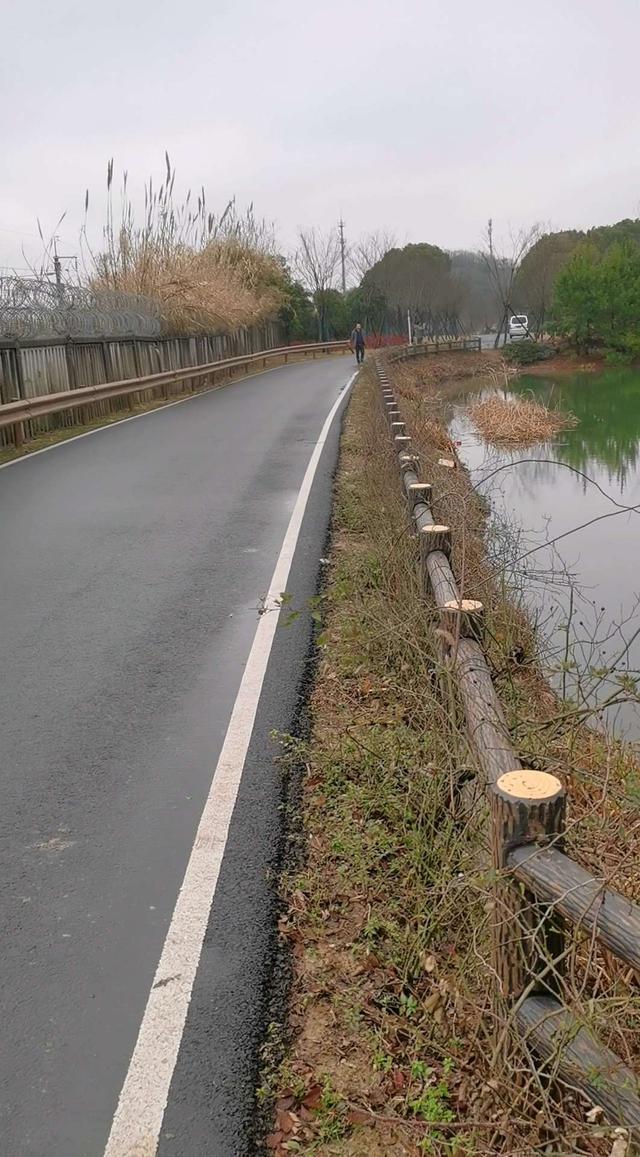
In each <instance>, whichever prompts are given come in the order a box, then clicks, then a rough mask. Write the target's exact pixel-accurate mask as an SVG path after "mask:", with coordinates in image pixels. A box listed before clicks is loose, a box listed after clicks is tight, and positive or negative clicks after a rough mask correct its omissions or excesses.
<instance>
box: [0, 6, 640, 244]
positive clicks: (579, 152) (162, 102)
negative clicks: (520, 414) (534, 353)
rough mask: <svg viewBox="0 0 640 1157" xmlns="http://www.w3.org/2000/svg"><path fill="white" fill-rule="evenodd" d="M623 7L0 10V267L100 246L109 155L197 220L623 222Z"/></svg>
mask: <svg viewBox="0 0 640 1157" xmlns="http://www.w3.org/2000/svg"><path fill="white" fill-rule="evenodd" d="M639 50H640V4H639V3H638V0H608V3H605V2H604V0H537V2H536V3H535V4H523V3H514V2H511V3H503V2H501V0H485V2H484V3H480V2H479V0H457V2H456V3H452V2H449V3H445V2H444V0H369V2H368V3H366V4H365V3H355V2H354V0H323V2H317V3H311V2H310V0H298V2H296V3H294V2H293V0H268V2H267V0H234V2H233V3H232V2H230V0H181V2H179V0H100V2H99V3H98V2H97V0H82V2H79V0H22V2H21V3H18V2H17V0H16V2H15V3H14V2H13V0H4V2H3V4H2V47H1V48H0V57H1V59H0V125H1V134H0V166H1V168H0V171H1V180H0V265H9V264H17V265H24V260H23V258H22V257H21V253H20V250H21V245H22V244H23V243H24V245H25V247H26V249H27V251H28V253H29V258H30V260H31V259H35V258H37V255H38V252H39V249H40V248H41V247H40V246H39V242H38V240H37V236H35V235H36V233H37V227H36V220H37V218H38V217H39V218H40V220H41V221H42V225H43V228H44V229H45V231H47V232H50V231H51V230H52V229H53V227H54V225H55V222H56V220H57V218H58V217H59V216H60V214H61V213H62V212H63V211H65V210H66V211H67V219H66V220H65V222H64V223H63V225H62V226H61V227H60V230H59V232H60V234H61V238H62V245H63V248H64V251H65V252H75V251H77V248H78V231H79V227H80V222H81V220H82V215H83V201H84V191H85V189H86V188H87V187H88V188H89V190H90V198H91V212H90V218H91V221H92V222H93V226H92V227H93V228H94V230H96V231H99V229H98V226H99V222H100V221H101V217H102V212H103V205H104V189H105V171H106V164H107V160H108V158H109V157H111V156H113V157H114V158H115V166H116V171H117V172H119V171H121V170H123V169H128V170H129V174H130V181H131V183H132V185H133V186H134V188H135V187H136V186H137V187H138V188H140V187H141V186H142V184H143V182H144V180H145V178H146V177H147V176H148V175H149V174H150V173H154V174H158V175H159V176H161V175H162V174H163V171H164V160H163V158H164V151H165V149H167V150H168V151H169V154H170V156H171V158H172V161H173V163H174V165H175V167H176V169H177V173H178V177H177V184H178V185H179V186H180V188H181V189H182V190H186V189H187V188H188V187H189V186H192V187H194V188H197V187H199V186H200V185H202V184H203V185H204V186H205V188H206V190H207V193H208V199H209V202H210V204H211V206H212V207H214V206H215V207H220V208H222V207H223V205H224V203H225V201H226V200H227V199H228V198H229V197H230V196H232V195H234V194H235V195H236V197H237V199H238V201H239V202H241V203H242V202H246V201H249V200H253V201H254V203H255V206H256V210H257V212H258V214H259V215H264V216H266V217H268V218H269V219H272V220H273V221H274V222H275V224H276V227H277V230H278V234H279V236H280V238H281V239H282V243H283V246H284V247H287V246H290V245H292V244H293V242H294V239H295V231H296V227H297V226H298V225H310V224H317V225H320V226H323V227H329V226H331V225H332V224H333V223H335V222H336V221H337V219H338V218H339V216H340V214H342V215H343V216H344V218H345V221H346V224H347V232H348V234H349V235H350V236H351V237H353V236H355V235H357V234H358V233H360V232H365V231H369V230H373V229H378V228H385V229H388V230H392V231H393V232H395V234H396V235H397V236H398V238H399V239H400V240H402V241H405V240H411V241H420V240H424V241H431V242H434V243H437V244H439V245H442V246H445V247H448V248H460V247H471V248H475V247H476V246H477V245H478V244H479V242H480V238H481V234H482V231H483V228H484V225H485V222H486V219H487V217H488V216H489V215H492V216H493V218H494V220H495V221H496V223H497V225H498V226H499V228H500V229H502V231H506V228H507V225H508V224H509V223H510V224H511V225H512V226H515V227H517V226H520V225H522V224H525V225H528V224H531V223H532V222H534V221H544V222H551V223H552V224H553V226H555V227H568V226H576V227H588V226H589V225H592V224H601V223H606V222H611V221H614V220H618V219H620V218H622V217H635V216H638V215H640V150H639V148H638V145H639V143H640V141H639V136H640V122H639V118H638V105H639V97H638V80H637V75H638V64H637V61H638V52H639Z"/></svg>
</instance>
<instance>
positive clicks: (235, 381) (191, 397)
mask: <svg viewBox="0 0 640 1157" xmlns="http://www.w3.org/2000/svg"><path fill="white" fill-rule="evenodd" d="M310 364H311V363H310V362H306V361H305V362H288V363H287V364H286V365H281V366H271V369H268V370H256V372H255V374H245V376H244V377H243V378H232V379H230V380H229V381H228V382H220V385H219V386H209V387H208V388H207V389H206V390H196V392H195V394H187V395H186V397H184V398H176V400H175V402H164V403H162V404H161V405H159V406H154V408H153V409H152V410H145V411H144V413H142V414H131V415H130V416H129V417H128V418H115V419H114V421H113V422H106V423H105V425H104V426H96V428H95V430H85V432H84V434H73V435H72V437H71V438H61V439H60V441H59V442H52V443H51V445H50V446H43V447H42V449H41V450H29V451H27V453H26V454H22V455H21V456H20V458H12V459H11V460H10V461H9V462H1V463H0V470H6V469H7V467H8V466H19V465H20V463H21V462H28V461H29V460H30V459H31V458H37V457H38V455H39V454H47V453H48V452H49V450H57V449H58V447H59V446H68V445H69V443H70V442H79V441H80V439H81V438H90V437H91V435H92V434H103V433H104V431H105V430H111V429H113V427H114V426H124V424H125V422H137V421H138V418H150V417H151V416H152V415H153V414H158V413H160V412H161V411H162V410H171V409H172V408H173V406H181V405H182V404H183V403H184V402H193V401H195V399H196V398H203V397H204V396H205V395H206V394H217V393H218V391H219V390H226V389H228V388H229V386H240V385H242V383H243V382H248V381H250V379H251V378H261V377H262V376H263V375H264V374H275V373H276V371H277V370H286V369H289V368H291V369H293V368H294V367H295V366H301V365H310Z"/></svg>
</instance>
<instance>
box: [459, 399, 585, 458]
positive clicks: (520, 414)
mask: <svg viewBox="0 0 640 1157" xmlns="http://www.w3.org/2000/svg"><path fill="white" fill-rule="evenodd" d="M467 414H468V415H469V417H470V418H471V421H472V422H473V423H474V425H475V426H477V428H478V430H479V431H480V433H481V434H482V436H483V438H484V439H485V440H486V441H487V442H491V443H493V444H494V445H496V446H531V445H533V444H534V443H535V442H545V441H547V440H548V439H549V438H553V437H555V435H556V434H559V433H560V431H561V430H569V429H571V427H572V426H576V425H577V424H578V419H577V418H576V417H575V415H574V414H570V413H564V412H562V411H561V410H550V409H549V408H548V407H547V406H545V405H544V404H543V403H542V402H534V401H532V400H531V399H529V398H518V399H516V400H514V399H509V398H500V397H498V396H497V395H496V396H494V397H490V398H486V399H485V400H484V401H480V402H474V403H473V405H471V406H468V407H467Z"/></svg>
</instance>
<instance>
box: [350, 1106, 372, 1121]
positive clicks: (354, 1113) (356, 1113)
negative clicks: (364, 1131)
mask: <svg viewBox="0 0 640 1157" xmlns="http://www.w3.org/2000/svg"><path fill="white" fill-rule="evenodd" d="M347 1120H348V1122H349V1124H350V1125H370V1124H371V1113H366V1112H365V1111H364V1109H350V1110H349V1112H348V1113H347Z"/></svg>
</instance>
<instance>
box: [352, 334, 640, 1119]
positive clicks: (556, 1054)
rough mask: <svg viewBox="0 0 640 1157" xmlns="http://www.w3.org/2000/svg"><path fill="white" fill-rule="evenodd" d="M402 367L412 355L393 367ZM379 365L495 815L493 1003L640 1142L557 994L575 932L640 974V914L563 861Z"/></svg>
mask: <svg viewBox="0 0 640 1157" xmlns="http://www.w3.org/2000/svg"><path fill="white" fill-rule="evenodd" d="M418 348H421V347H418ZM402 356H407V351H405V353H404V354H402V353H395V354H393V355H391V356H390V357H389V358H388V360H389V361H392V360H393V361H396V360H398V358H399V357H402ZM408 356H412V355H408ZM375 364H376V368H377V373H378V377H379V379H380V383H381V386H382V399H383V406H384V410H385V414H386V417H387V421H388V424H389V427H390V436H391V437H392V438H393V444H394V448H395V453H396V456H397V462H398V468H399V471H400V475H401V478H402V485H403V488H404V492H405V496H406V499H407V506H408V511H409V517H410V518H411V521H412V524H413V527H414V529H415V532H416V537H417V538H418V541H419V545H420V562H421V573H422V577H423V586H424V589H425V593H429V594H430V595H431V596H432V597H433V600H434V602H435V605H436V607H437V609H438V611H439V612H440V627H441V632H440V633H441V635H442V636H443V637H444V640H445V660H446V662H447V663H448V664H450V665H451V668H452V669H453V672H454V673H455V676H456V681H457V686H458V690H459V694H460V699H461V702H462V706H463V709H464V714H465V719H466V724H467V731H468V735H469V740H470V742H471V745H472V748H473V751H474V753H475V756H476V759H477V763H478V767H479V769H480V772H481V774H482V777H483V780H484V788H485V790H486V793H487V796H488V800H489V804H490V813H491V846H492V863H493V868H494V869H495V878H496V885H495V914H494V921H493V928H492V931H493V968H494V972H495V975H496V977H497V992H496V1001H497V1002H498V1004H499V1005H500V1007H501V1009H502V1011H503V1012H504V1011H505V1009H506V1011H507V1013H508V1012H509V1010H511V1014H512V1018H513V1022H514V1023H515V1026H516V1028H517V1030H518V1032H519V1035H520V1037H521V1039H522V1040H523V1042H524V1043H525V1044H526V1046H527V1048H528V1050H529V1053H530V1054H531V1053H532V1054H533V1055H535V1056H536V1057H537V1060H538V1063H539V1070H538V1071H539V1073H543V1074H545V1075H548V1076H549V1077H550V1078H552V1079H555V1078H559V1079H560V1080H561V1081H562V1082H564V1083H565V1085H569V1086H571V1087H573V1088H574V1089H575V1088H577V1089H579V1090H580V1091H581V1092H583V1093H584V1094H585V1096H587V1097H588V1098H589V1099H590V1100H591V1101H592V1102H593V1103H594V1104H596V1105H599V1106H601V1108H602V1109H603V1111H604V1112H605V1113H606V1115H607V1116H608V1118H609V1119H610V1120H611V1121H612V1122H614V1123H615V1124H619V1125H622V1126H624V1127H625V1128H627V1129H629V1130H630V1132H631V1135H632V1137H633V1138H634V1142H638V1141H640V1087H639V1084H638V1078H637V1076H636V1074H635V1073H634V1072H632V1071H631V1069H629V1068H628V1067H627V1066H626V1065H624V1064H623V1062H622V1061H621V1060H620V1058H619V1057H617V1056H616V1055H615V1054H614V1053H612V1052H611V1050H610V1049H608V1048H605V1047H604V1046H603V1045H602V1044H601V1043H600V1042H599V1041H598V1040H597V1038H596V1037H595V1036H594V1034H593V1033H592V1032H591V1031H590V1029H589V1028H588V1026H587V1025H586V1024H585V1023H584V1020H583V1019H581V1018H580V1017H579V1016H577V1015H576V1014H575V1013H574V1012H572V1011H571V1010H569V1009H567V1008H566V1007H565V1006H564V1005H563V1003H562V999H561V993H562V987H563V975H564V965H565V959H566V955H567V929H568V927H569V925H574V926H575V927H577V928H579V929H582V930H583V931H584V932H585V934H587V935H589V936H592V937H593V938H595V939H596V940H597V941H599V942H600V943H601V944H602V945H603V946H604V947H605V948H606V949H608V950H609V951H610V952H612V953H613V954H614V955H615V956H616V957H618V959H620V960H621V961H623V962H624V963H625V964H627V965H628V966H629V967H630V968H632V969H633V970H634V971H635V972H637V973H638V975H640V907H639V906H638V905H637V904H633V903H632V902H631V901H630V900H627V899H625V897H623V896H621V895H619V894H618V893H617V892H614V891H611V890H610V889H608V888H606V887H605V884H604V881H603V880H602V879H598V878H596V877H595V876H593V875H591V873H589V872H587V871H585V870H584V868H582V867H580V865H579V864H576V863H575V862H574V861H573V860H572V859H571V858H570V857H569V856H567V855H566V854H565V853H564V850H563V839H564V822H565V808H566V793H565V789H564V787H563V785H562V783H561V781H560V780H559V779H558V778H557V777H556V776H553V775H549V774H547V773H546V772H541V771H535V770H531V769H528V768H523V767H522V764H521V763H520V761H519V759H518V757H517V755H516V752H515V751H514V749H513V745H512V743H511V738H510V735H509V729H508V726H507V723H506V719H505V716H504V712H503V710H502V706H501V704H500V700H499V698H498V696H497V693H496V690H495V688H494V686H493V682H492V679H491V673H490V670H489V667H488V665H487V661H486V658H485V655H484V651H483V647H482V604H481V603H479V602H478V601H477V600H474V599H467V598H463V597H462V596H463V594H464V592H460V590H459V588H458V584H457V582H456V578H455V575H454V573H453V571H452V569H451V564H450V561H449V557H450V550H451V531H450V528H449V527H448V526H446V525H444V524H443V523H440V522H438V521H437V520H436V519H435V518H434V515H433V512H432V500H433V483H432V482H430V481H429V480H424V479H421V477H420V461H419V457H418V456H417V455H416V453H415V451H414V448H413V446H412V443H411V436H410V433H408V432H407V429H406V423H405V422H404V421H403V418H402V413H401V410H400V408H399V406H398V402H397V399H396V397H395V394H394V392H393V390H392V388H391V385H390V382H389V377H388V373H387V369H386V366H385V363H384V362H382V360H381V359H380V357H379V355H377V356H376V358H375ZM400 430H401V432H399V431H400ZM441 465H442V466H446V467H449V468H453V469H455V468H456V466H457V463H456V461H455V460H454V459H442V460H441Z"/></svg>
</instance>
